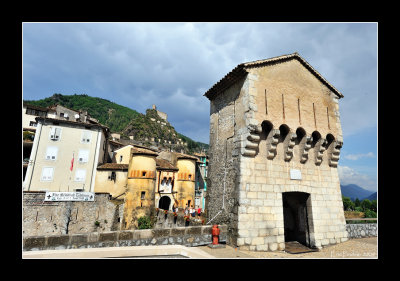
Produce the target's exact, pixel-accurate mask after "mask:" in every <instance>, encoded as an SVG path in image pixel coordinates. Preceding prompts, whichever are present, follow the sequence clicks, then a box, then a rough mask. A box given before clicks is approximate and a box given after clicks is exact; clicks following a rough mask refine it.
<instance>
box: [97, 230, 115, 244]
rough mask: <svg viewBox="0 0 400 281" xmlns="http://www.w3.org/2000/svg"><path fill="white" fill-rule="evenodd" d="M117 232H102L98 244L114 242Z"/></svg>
mask: <svg viewBox="0 0 400 281" xmlns="http://www.w3.org/2000/svg"><path fill="white" fill-rule="evenodd" d="M117 234H118V233H117V232H115V231H113V232H102V233H100V235H99V242H104V241H116V240H117Z"/></svg>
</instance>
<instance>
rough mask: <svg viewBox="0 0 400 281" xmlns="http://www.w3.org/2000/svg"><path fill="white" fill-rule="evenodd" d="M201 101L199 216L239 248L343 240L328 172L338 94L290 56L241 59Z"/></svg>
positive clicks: (334, 150)
mask: <svg viewBox="0 0 400 281" xmlns="http://www.w3.org/2000/svg"><path fill="white" fill-rule="evenodd" d="M205 96H206V97H207V98H208V99H209V100H210V150H209V157H210V158H209V159H210V164H209V173H208V191H207V199H206V201H207V206H206V209H207V212H208V220H209V223H212V224H214V223H225V224H227V225H228V241H229V242H230V243H231V244H233V245H236V246H238V247H240V248H243V249H249V250H257V251H275V250H283V249H284V248H285V242H289V241H298V242H300V243H302V244H304V245H307V246H309V247H318V248H320V247H322V246H324V245H328V244H335V243H339V242H343V241H346V240H347V232H346V229H345V224H346V223H345V219H344V212H343V203H342V197H341V191H340V183H339V177H338V172H337V163H338V160H339V154H340V149H341V147H342V144H343V138H342V129H341V125H340V118H339V104H338V100H339V99H340V98H342V97H343V95H342V94H341V93H340V92H339V91H338V90H337V89H335V88H334V87H333V86H332V85H331V84H330V83H329V82H328V81H326V80H325V79H324V78H323V77H322V76H321V75H320V74H319V73H318V72H317V71H316V70H315V69H314V68H313V67H312V66H311V65H309V64H308V63H307V62H306V61H305V60H304V59H303V58H302V57H301V56H300V55H299V54H297V53H294V54H290V55H284V56H279V57H274V58H271V59H266V60H259V61H254V62H248V63H242V64H239V65H238V66H237V67H236V68H234V69H233V70H232V71H231V72H229V73H228V74H227V75H226V76H225V77H223V78H222V79H221V80H220V81H219V82H218V83H216V84H215V85H214V86H213V87H212V88H211V89H209V90H208V91H207V92H206V93H205Z"/></svg>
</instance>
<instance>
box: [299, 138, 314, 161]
mask: <svg viewBox="0 0 400 281" xmlns="http://www.w3.org/2000/svg"><path fill="white" fill-rule="evenodd" d="M312 141H313V137H312V136H304V137H303V139H302V140H301V142H300V143H299V148H300V163H302V164H304V163H306V162H307V160H308V151H309V150H310V148H311V144H312Z"/></svg>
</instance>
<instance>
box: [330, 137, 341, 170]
mask: <svg viewBox="0 0 400 281" xmlns="http://www.w3.org/2000/svg"><path fill="white" fill-rule="evenodd" d="M330 146H331V147H330V153H329V156H330V157H329V166H331V167H334V168H336V167H337V165H338V161H339V158H340V149H341V148H342V146H343V140H342V139H338V140H335V141H334V142H333V143H332V144H331V145H330Z"/></svg>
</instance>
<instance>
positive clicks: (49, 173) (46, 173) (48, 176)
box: [40, 167, 54, 181]
mask: <svg viewBox="0 0 400 281" xmlns="http://www.w3.org/2000/svg"><path fill="white" fill-rule="evenodd" d="M53 174H54V168H53V167H44V168H43V169H42V176H41V178H40V180H41V181H52V180H53Z"/></svg>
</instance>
